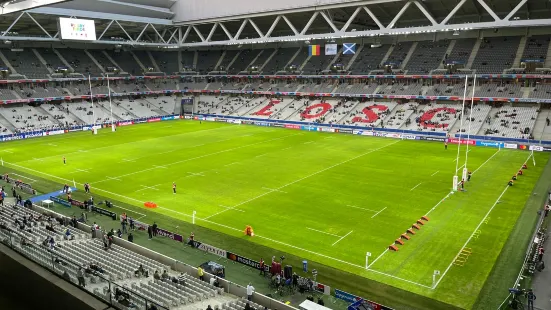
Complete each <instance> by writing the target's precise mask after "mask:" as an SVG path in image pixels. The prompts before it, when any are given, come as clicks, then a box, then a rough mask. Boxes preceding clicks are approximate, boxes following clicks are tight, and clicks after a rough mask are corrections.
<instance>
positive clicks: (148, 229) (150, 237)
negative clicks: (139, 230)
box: [147, 226, 153, 240]
mask: <svg viewBox="0 0 551 310" xmlns="http://www.w3.org/2000/svg"><path fill="white" fill-rule="evenodd" d="M147 234H148V235H149V240H151V239H152V238H153V228H151V226H147Z"/></svg>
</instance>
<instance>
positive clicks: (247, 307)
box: [244, 303, 252, 310]
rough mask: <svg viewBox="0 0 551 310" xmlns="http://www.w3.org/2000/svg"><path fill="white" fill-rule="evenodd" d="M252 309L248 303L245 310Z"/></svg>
mask: <svg viewBox="0 0 551 310" xmlns="http://www.w3.org/2000/svg"><path fill="white" fill-rule="evenodd" d="M251 309H252V308H251V305H250V303H246V304H245V309H244V310H251Z"/></svg>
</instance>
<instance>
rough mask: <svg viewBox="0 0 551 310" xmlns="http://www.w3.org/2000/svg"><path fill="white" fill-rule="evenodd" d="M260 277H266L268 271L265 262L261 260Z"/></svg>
mask: <svg viewBox="0 0 551 310" xmlns="http://www.w3.org/2000/svg"><path fill="white" fill-rule="evenodd" d="M259 268H260V275H262V276H266V269H265V265H264V260H263V259H262V258H261V259H260V266H259Z"/></svg>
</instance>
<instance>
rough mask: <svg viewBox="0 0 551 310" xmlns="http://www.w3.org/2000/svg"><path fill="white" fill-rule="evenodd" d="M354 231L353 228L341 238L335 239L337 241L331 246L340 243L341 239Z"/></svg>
mask: <svg viewBox="0 0 551 310" xmlns="http://www.w3.org/2000/svg"><path fill="white" fill-rule="evenodd" d="M352 232H353V230H351V231H350V232H349V233H347V234H346V235H344V236H342V237H341V238H340V239H339V240H337V241H335V243H333V244H332V245H331V246H334V245H335V244H337V243H339V241H341V240H342V239H344V238H346V237H347V236H348V235H350V234H351V233H352Z"/></svg>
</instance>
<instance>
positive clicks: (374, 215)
mask: <svg viewBox="0 0 551 310" xmlns="http://www.w3.org/2000/svg"><path fill="white" fill-rule="evenodd" d="M386 208H387V207H384V208H382V209H381V211H379V212H377V213H375V214H373V216H372V217H371V218H374V217H376V216H377V215H379V213H381V212H383V211H384V210H385V209H386Z"/></svg>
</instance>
